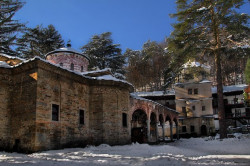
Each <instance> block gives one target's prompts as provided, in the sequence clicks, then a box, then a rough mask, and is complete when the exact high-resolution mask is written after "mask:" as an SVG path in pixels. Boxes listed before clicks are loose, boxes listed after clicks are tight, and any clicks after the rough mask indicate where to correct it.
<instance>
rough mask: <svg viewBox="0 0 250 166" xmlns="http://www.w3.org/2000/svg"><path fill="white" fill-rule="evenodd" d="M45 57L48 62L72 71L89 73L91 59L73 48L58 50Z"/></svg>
mask: <svg viewBox="0 0 250 166" xmlns="http://www.w3.org/2000/svg"><path fill="white" fill-rule="evenodd" d="M45 57H46V60H47V61H49V62H51V63H54V64H59V65H60V66H61V67H64V68H66V69H69V70H72V71H77V72H86V71H88V65H89V58H88V57H87V56H85V55H84V54H82V53H81V52H79V51H77V50H75V49H73V48H71V47H64V48H59V49H56V50H54V51H51V52H49V53H47V54H46V55H45Z"/></svg>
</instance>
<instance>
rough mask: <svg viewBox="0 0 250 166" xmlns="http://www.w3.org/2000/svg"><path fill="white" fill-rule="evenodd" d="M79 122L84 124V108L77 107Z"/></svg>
mask: <svg viewBox="0 0 250 166" xmlns="http://www.w3.org/2000/svg"><path fill="white" fill-rule="evenodd" d="M81 112H82V113H83V114H82V115H81ZM79 124H80V125H85V110H84V109H79Z"/></svg>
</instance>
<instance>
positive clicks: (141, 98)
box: [130, 93, 179, 114]
mask: <svg viewBox="0 0 250 166" xmlns="http://www.w3.org/2000/svg"><path fill="white" fill-rule="evenodd" d="M130 96H131V97H132V98H134V99H137V100H142V101H149V102H151V103H154V104H156V105H159V106H161V107H164V108H167V109H169V110H170V111H173V112H175V113H178V114H179V112H178V111H176V110H174V109H172V108H169V107H167V106H164V105H162V104H160V103H158V102H155V101H153V100H149V99H145V98H143V97H140V96H136V95H134V94H133V93H130Z"/></svg>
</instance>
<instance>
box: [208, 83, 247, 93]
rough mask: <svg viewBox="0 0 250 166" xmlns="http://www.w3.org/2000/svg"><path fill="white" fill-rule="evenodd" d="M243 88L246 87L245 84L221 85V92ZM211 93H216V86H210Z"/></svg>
mask: <svg viewBox="0 0 250 166" xmlns="http://www.w3.org/2000/svg"><path fill="white" fill-rule="evenodd" d="M245 88H247V85H246V84H240V85H231V86H223V93H226V92H234V91H243V90H244V89H245ZM212 93H217V87H212Z"/></svg>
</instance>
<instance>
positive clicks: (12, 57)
mask: <svg viewBox="0 0 250 166" xmlns="http://www.w3.org/2000/svg"><path fill="white" fill-rule="evenodd" d="M0 56H2V57H6V58H8V59H18V60H20V61H25V60H26V59H23V58H20V57H17V56H9V55H7V54H3V53H0Z"/></svg>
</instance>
